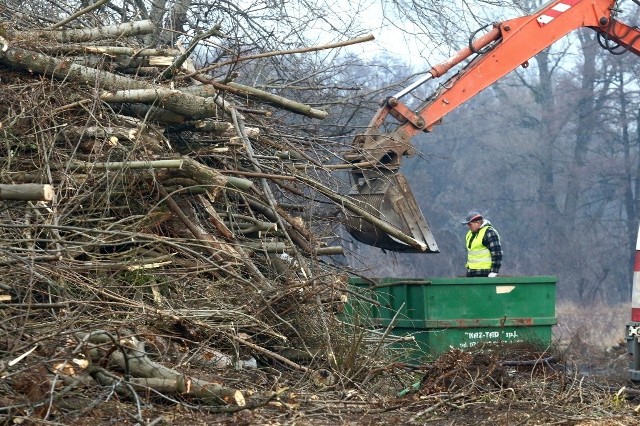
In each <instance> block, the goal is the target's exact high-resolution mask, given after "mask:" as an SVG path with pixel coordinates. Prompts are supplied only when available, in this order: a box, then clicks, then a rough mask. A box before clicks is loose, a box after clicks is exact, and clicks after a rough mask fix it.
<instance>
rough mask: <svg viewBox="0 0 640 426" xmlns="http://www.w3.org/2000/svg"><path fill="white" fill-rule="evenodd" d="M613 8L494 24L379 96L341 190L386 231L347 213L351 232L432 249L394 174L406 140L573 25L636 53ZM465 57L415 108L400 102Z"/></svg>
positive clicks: (570, 2)
mask: <svg viewBox="0 0 640 426" xmlns="http://www.w3.org/2000/svg"><path fill="white" fill-rule="evenodd" d="M634 2H635V0H634ZM636 4H638V5H640V3H638V2H636ZM615 6H616V0H552V1H550V2H549V3H547V4H545V5H544V6H542V7H541V8H540V9H538V10H537V11H536V12H534V13H532V14H530V15H527V16H523V17H519V18H515V19H511V20H508V21H504V22H499V23H496V24H494V25H493V27H492V29H491V30H490V31H488V32H487V33H485V34H484V35H482V36H481V37H479V38H477V39H475V40H471V41H470V42H469V46H468V47H466V48H464V49H462V50H460V51H459V52H458V53H456V54H455V55H454V56H452V57H451V58H449V59H448V60H446V61H445V62H443V63H441V64H438V65H436V66H434V67H433V68H431V70H429V72H428V73H427V75H426V76H425V77H424V78H422V79H420V80H418V81H417V82H415V83H414V84H412V85H411V86H409V87H408V88H406V89H404V90H402V91H401V92H399V93H398V94H396V95H395V96H392V97H390V98H387V99H385V100H384V101H383V102H382V106H381V107H380V109H379V110H378V111H377V113H376V114H375V116H374V117H373V119H372V120H371V122H370V123H369V126H368V127H367V130H366V131H365V132H364V133H363V134H360V135H357V136H356V138H355V139H354V142H353V149H352V150H350V151H349V152H347V153H346V154H345V155H344V158H345V160H346V161H347V162H348V163H351V164H352V165H353V166H354V167H353V169H352V171H351V175H352V178H353V180H354V187H353V188H352V190H351V192H350V194H349V195H350V196H351V197H352V198H353V199H354V200H355V202H356V203H357V204H358V205H359V207H361V208H363V209H365V210H367V211H368V212H369V213H370V214H372V215H374V216H376V218H378V219H381V220H382V221H384V222H385V228H387V226H386V225H389V226H391V227H392V229H391V230H390V232H389V230H387V231H383V230H381V229H380V227H379V226H378V225H376V224H375V222H371V221H368V220H366V219H363V218H362V217H358V216H355V215H347V229H348V231H349V232H350V233H351V235H352V236H354V237H355V238H356V239H357V240H359V241H361V242H364V243H365V244H369V245H373V246H377V247H380V248H383V249H387V250H392V251H404V252H437V251H438V248H437V245H436V244H435V240H434V239H433V236H432V234H431V232H430V230H429V227H428V225H427V223H426V220H425V219H424V217H423V215H422V213H421V212H420V209H419V208H418V206H417V203H416V202H415V199H414V197H413V194H412V193H411V190H410V189H409V187H408V185H407V183H406V179H405V178H404V176H402V174H400V173H398V172H397V171H398V169H399V168H400V163H401V160H402V157H404V156H411V155H412V154H413V152H414V150H413V147H412V145H411V139H412V137H413V136H415V135H416V134H418V133H420V132H423V131H424V132H428V131H431V130H432V129H433V127H434V126H435V125H436V124H438V123H440V122H441V120H442V118H443V117H444V116H445V115H447V114H448V113H449V112H451V111H453V110H454V109H455V108H457V107H459V106H460V105H462V104H463V103H465V102H466V101H468V100H469V99H471V98H472V97H474V96H475V95H477V94H478V93H480V92H481V91H482V90H484V89H486V88H487V87H489V86H491V85H492V84H493V83H495V82H496V81H498V80H499V79H500V78H502V77H504V76H505V75H506V74H508V73H509V72H511V71H513V70H514V69H516V68H517V67H519V66H523V67H525V68H526V67H527V66H528V60H529V59H531V58H532V57H533V56H535V55H536V54H538V53H539V52H541V51H542V50H543V49H545V48H547V47H549V46H550V45H552V44H553V43H555V42H556V41H558V40H559V39H560V38H562V37H564V36H565V35H567V34H568V33H570V32H572V31H574V30H576V29H578V28H582V27H585V28H590V29H593V30H595V31H597V32H598V33H599V35H600V40H601V45H602V46H603V47H604V48H606V49H608V50H610V51H611V52H612V53H622V52H624V51H630V52H632V53H635V54H636V55H640V30H639V29H638V28H637V27H630V26H628V25H626V24H624V23H622V22H619V21H617V20H616V19H615V14H616V9H615ZM471 57H473V58H472V59H471V60H470V62H469V63H468V64H467V65H466V66H465V67H464V68H463V69H462V70H461V71H459V72H458V73H457V74H456V75H454V76H453V77H451V78H450V79H449V80H447V81H446V82H445V83H444V84H443V85H442V88H441V89H440V90H439V92H438V93H436V94H435V95H434V96H432V97H431V98H430V100H429V101H428V103H427V104H426V105H424V106H423V107H421V108H420V109H419V110H418V111H413V110H411V109H410V108H409V107H408V106H406V105H405V104H403V103H402V102H401V101H400V99H401V98H402V97H403V96H405V95H406V94H408V93H410V92H411V91H413V90H414V89H416V88H417V87H419V86H420V85H422V84H424V83H426V82H427V81H428V80H431V79H433V78H439V77H441V76H443V75H444V74H446V73H447V72H448V71H449V70H450V69H451V68H453V67H454V66H456V65H458V64H460V63H461V62H462V61H464V60H466V59H468V58H471ZM389 115H391V116H392V117H394V118H395V119H396V120H397V121H398V122H399V123H400V124H399V125H398V126H397V127H396V128H395V129H394V130H393V131H391V132H389V133H382V132H380V127H381V126H382V125H383V124H384V123H385V122H386V120H387V118H388V116H389Z"/></svg>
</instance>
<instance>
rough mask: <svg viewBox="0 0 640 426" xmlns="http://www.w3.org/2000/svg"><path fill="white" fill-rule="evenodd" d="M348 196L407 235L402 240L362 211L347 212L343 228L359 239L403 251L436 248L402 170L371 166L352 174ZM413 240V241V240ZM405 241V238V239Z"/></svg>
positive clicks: (423, 250) (367, 211)
mask: <svg viewBox="0 0 640 426" xmlns="http://www.w3.org/2000/svg"><path fill="white" fill-rule="evenodd" d="M355 176H356V177H357V179H356V183H355V185H354V186H353V187H352V188H351V191H350V192H349V196H350V197H351V200H352V201H353V202H354V203H355V204H356V205H357V206H358V207H360V208H361V209H362V210H364V211H365V212H366V213H368V214H370V215H372V216H374V217H376V218H378V219H380V220H381V221H383V222H384V224H385V225H388V226H390V227H391V228H390V229H391V230H393V231H394V232H393V233H396V231H399V232H401V233H402V234H406V236H408V237H409V238H406V239H404V240H405V241H401V240H399V239H398V238H396V237H394V236H392V235H390V233H389V232H386V231H385V230H383V229H382V228H381V227H379V226H376V225H373V224H372V223H370V221H367V220H366V219H364V218H363V217H362V215H356V214H353V213H347V217H346V228H347V230H348V232H349V233H350V234H351V235H352V236H353V237H354V238H355V239H356V240H358V241H360V242H362V243H364V244H368V245H371V246H375V247H378V248H381V249H384V250H390V251H397V252H404V253H425V252H435V253H437V252H439V249H438V245H437V244H436V241H435V239H434V238H433V234H431V230H430V229H429V225H428V224H427V221H426V220H425V218H424V216H423V214H422V212H421V211H420V207H418V204H417V203H416V200H415V197H414V196H413V193H412V192H411V189H410V188H409V184H408V183H407V180H406V178H405V177H404V175H403V174H401V173H397V172H393V171H384V172H383V171H380V170H375V171H374V170H371V171H368V172H367V173H366V174H360V173H358V174H355ZM412 240H413V241H412ZM407 241H408V242H407Z"/></svg>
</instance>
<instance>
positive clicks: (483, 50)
mask: <svg viewBox="0 0 640 426" xmlns="http://www.w3.org/2000/svg"><path fill="white" fill-rule="evenodd" d="M634 1H640V0H634ZM493 25H495V24H487V25H485V26H484V27H481V28H478V29H477V30H476V31H474V32H473V33H472V34H471V36H470V37H469V49H470V50H471V51H472V52H473V53H475V54H476V55H484V54H485V53H487V52H489V51H490V50H491V49H493V48H494V47H495V43H491V44H489V45H487V46H484V47H483V48H481V49H476V48H475V47H473V39H474V38H475V37H476V34H478V33H479V32H480V31H482V30H484V29H486V28H488V27H491V26H493Z"/></svg>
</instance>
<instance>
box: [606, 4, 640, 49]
mask: <svg viewBox="0 0 640 426" xmlns="http://www.w3.org/2000/svg"><path fill="white" fill-rule="evenodd" d="M633 2H634V3H636V4H638V5H640V0H633ZM614 27H615V21H614V20H610V21H609V24H608V26H607V30H606V33H598V44H599V45H600V47H602V48H603V49H605V50H606V51H608V52H609V53H611V54H612V55H622V54H624V53H626V52H628V51H629V47H625V46H622V45H621V44H620V43H615V44H612V43H611V36H610V34H613V35H616V34H615V29H614ZM635 29H637V27H636V28H635ZM630 31H631V30H628V31H627V32H626V33H625V34H622V35H620V36H618V35H616V37H617V38H624V37H626V36H627V34H629V32H630ZM638 40H640V35H638V36H636V37H634V39H633V40H632V41H631V43H629V46H635V44H636V42H637V41H638Z"/></svg>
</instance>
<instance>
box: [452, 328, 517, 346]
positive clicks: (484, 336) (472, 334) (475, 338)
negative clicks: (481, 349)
mask: <svg viewBox="0 0 640 426" xmlns="http://www.w3.org/2000/svg"><path fill="white" fill-rule="evenodd" d="M463 334H464V341H463V342H459V343H458V344H457V347H458V348H460V349H466V348H472V347H474V346H476V345H477V344H478V343H499V342H509V343H515V342H522V341H523V340H522V338H521V337H520V336H519V335H518V332H517V331H516V330H509V331H506V330H500V331H465V332H464V333H463Z"/></svg>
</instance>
